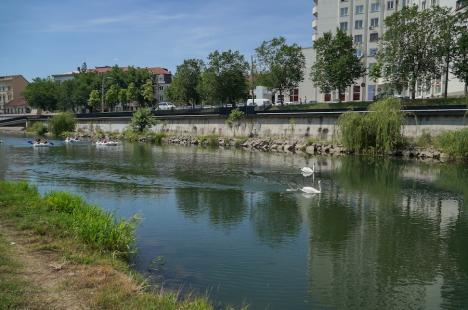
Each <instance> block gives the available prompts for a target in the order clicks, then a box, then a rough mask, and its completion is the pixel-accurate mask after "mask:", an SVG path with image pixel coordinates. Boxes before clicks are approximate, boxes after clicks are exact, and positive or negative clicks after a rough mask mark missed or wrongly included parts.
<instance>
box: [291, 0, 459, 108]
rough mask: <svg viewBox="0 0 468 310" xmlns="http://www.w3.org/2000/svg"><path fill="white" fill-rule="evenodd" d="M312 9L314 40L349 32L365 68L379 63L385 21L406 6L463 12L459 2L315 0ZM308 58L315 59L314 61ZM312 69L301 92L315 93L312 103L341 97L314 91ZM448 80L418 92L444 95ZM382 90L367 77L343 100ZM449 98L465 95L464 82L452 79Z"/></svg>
mask: <svg viewBox="0 0 468 310" xmlns="http://www.w3.org/2000/svg"><path fill="white" fill-rule="evenodd" d="M313 1H314V6H313V10H312V16H313V21H312V29H313V35H312V41H315V40H316V39H317V38H319V37H321V36H322V35H323V34H324V33H325V32H330V31H331V32H335V31H336V29H337V28H340V29H342V30H343V31H345V32H347V33H348V35H350V36H352V37H353V39H354V43H355V47H356V52H357V54H358V55H359V56H360V57H362V61H363V63H364V64H365V66H366V68H367V69H368V70H369V68H372V66H373V65H374V64H375V63H376V59H375V56H376V53H377V51H378V48H379V40H380V38H381V37H382V36H383V34H384V32H385V25H384V20H385V18H386V17H387V16H389V15H391V14H393V13H394V12H395V11H397V10H400V9H401V8H402V7H404V6H407V5H418V6H419V8H421V9H426V8H429V7H431V6H433V5H439V6H447V7H452V8H454V9H455V8H458V9H460V1H457V0H313ZM305 55H306V57H307V58H308V60H307V65H308V66H309V65H310V66H311V65H312V64H313V62H314V61H315V55H314V52H313V51H311V52H310V53H309V52H307V49H305ZM309 57H314V58H313V59H312V60H311V59H309ZM309 71H310V68H308V74H307V75H306V77H305V78H306V80H305V82H304V83H302V85H301V88H300V89H299V93H300V94H301V93H315V94H316V96H315V98H314V99H313V101H320V102H321V101H336V100H338V94H336V93H332V94H322V93H320V92H318V91H317V90H314V89H312V88H313V86H312V85H311V82H310V80H309V74H310V72H309ZM445 83H446V81H445V79H444V78H442V80H439V81H434V83H433V85H432V86H433V87H432V88H431V89H430V90H429V91H427V92H423V91H422V90H420V91H419V92H418V93H417V96H418V97H438V96H442V92H443V89H444V85H445ZM380 91H382V85H381V84H379V83H377V82H374V81H372V80H371V79H369V78H368V77H367V76H366V77H364V78H362V79H360V80H358V81H357V82H356V84H355V85H354V86H353V87H349V88H348V90H347V91H346V93H345V95H344V98H342V100H344V101H371V100H374V98H375V96H376V95H377V94H378V93H379V92H380ZM448 94H449V96H457V95H463V83H462V82H461V81H459V80H457V79H456V78H454V77H453V76H451V75H450V76H449V81H448Z"/></svg>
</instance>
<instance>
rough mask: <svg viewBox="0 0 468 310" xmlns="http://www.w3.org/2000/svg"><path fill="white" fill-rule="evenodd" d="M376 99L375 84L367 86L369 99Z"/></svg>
mask: <svg viewBox="0 0 468 310" xmlns="http://www.w3.org/2000/svg"><path fill="white" fill-rule="evenodd" d="M374 99H375V85H369V86H368V87H367V100H369V101H373V100H374Z"/></svg>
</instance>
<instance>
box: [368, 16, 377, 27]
mask: <svg viewBox="0 0 468 310" xmlns="http://www.w3.org/2000/svg"><path fill="white" fill-rule="evenodd" d="M370 26H371V27H379V18H378V17H376V18H371V20H370Z"/></svg>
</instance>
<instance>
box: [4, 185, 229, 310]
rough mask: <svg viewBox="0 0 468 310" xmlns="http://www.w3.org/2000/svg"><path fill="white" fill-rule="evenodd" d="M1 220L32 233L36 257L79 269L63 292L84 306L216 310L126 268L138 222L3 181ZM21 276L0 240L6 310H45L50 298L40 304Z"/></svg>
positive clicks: (78, 199)
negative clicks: (155, 288) (151, 284)
mask: <svg viewBox="0 0 468 310" xmlns="http://www.w3.org/2000/svg"><path fill="white" fill-rule="evenodd" d="M0 219H2V220H4V221H8V222H9V223H10V224H14V225H16V228H17V229H18V230H26V231H27V233H26V234H27V235H28V238H31V236H34V240H35V241H34V242H33V243H28V244H27V245H25V246H26V247H29V249H30V250H31V251H32V252H33V253H37V254H38V255H40V253H45V252H46V253H48V254H47V255H48V256H47V258H48V259H50V260H55V261H57V260H58V261H62V262H63V261H65V262H68V263H71V264H75V265H79V266H80V267H78V268H75V269H74V270H76V272H77V274H76V275H75V276H73V277H69V278H66V279H64V280H66V281H65V282H64V285H63V287H62V289H63V290H70V291H72V292H73V294H82V296H81V295H80V296H81V297H82V298H83V301H84V305H88V306H90V307H91V308H93V309H161V310H172V309H174V310H175V309H187V310H192V309H193V310H212V309H214V307H213V306H212V304H211V303H210V301H209V299H208V298H207V297H206V296H201V297H197V296H183V295H182V294H179V293H178V292H171V291H158V292H154V291H152V290H150V289H149V287H148V285H147V282H146V280H144V279H143V278H142V277H141V276H140V275H139V274H137V273H135V272H133V271H132V270H131V269H130V267H129V265H128V263H126V262H125V260H126V259H127V258H128V256H129V255H130V254H131V253H133V244H134V228H135V222H134V221H133V220H130V221H125V220H121V219H117V218H116V217H115V216H114V215H112V214H111V213H108V212H105V211H103V210H101V209H99V208H98V207H96V206H93V205H90V204H87V203H86V202H85V201H84V200H83V199H82V198H81V197H79V196H76V195H71V194H68V193H63V192H53V193H49V194H47V195H45V196H41V195H40V194H39V193H38V191H37V189H36V188H35V187H34V186H31V185H29V184H27V183H23V182H19V183H13V182H4V181H0ZM31 233H32V235H30V234H31ZM20 272H21V265H20V264H19V263H18V262H17V260H15V259H14V253H12V252H10V251H9V244H7V243H6V242H5V240H4V239H3V238H2V237H1V236H0V309H18V308H21V309H23V308H34V309H36V308H41V298H43V297H44V296H42V295H40V296H39V299H34V298H35V297H37V296H35V294H31V293H34V292H35V290H33V289H32V288H31V285H30V284H29V283H27V282H25V281H26V280H27V279H25V280H24V281H23V279H22V278H21V276H20ZM93 274H98V275H99V276H98V277H97V278H93V276H90V275H93ZM101 277H104V278H105V280H99V278H101ZM90 288H92V289H91V290H90ZM26 303H27V304H26ZM35 303H36V304H35ZM229 309H230V308H229Z"/></svg>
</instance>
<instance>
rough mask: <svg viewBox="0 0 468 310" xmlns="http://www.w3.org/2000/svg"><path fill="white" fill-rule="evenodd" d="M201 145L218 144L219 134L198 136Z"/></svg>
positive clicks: (213, 145) (214, 145) (212, 145)
mask: <svg viewBox="0 0 468 310" xmlns="http://www.w3.org/2000/svg"><path fill="white" fill-rule="evenodd" d="M198 140H199V142H200V144H201V145H206V146H211V147H216V146H219V136H218V135H215V134H211V135H206V136H200V137H199V138H198Z"/></svg>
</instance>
